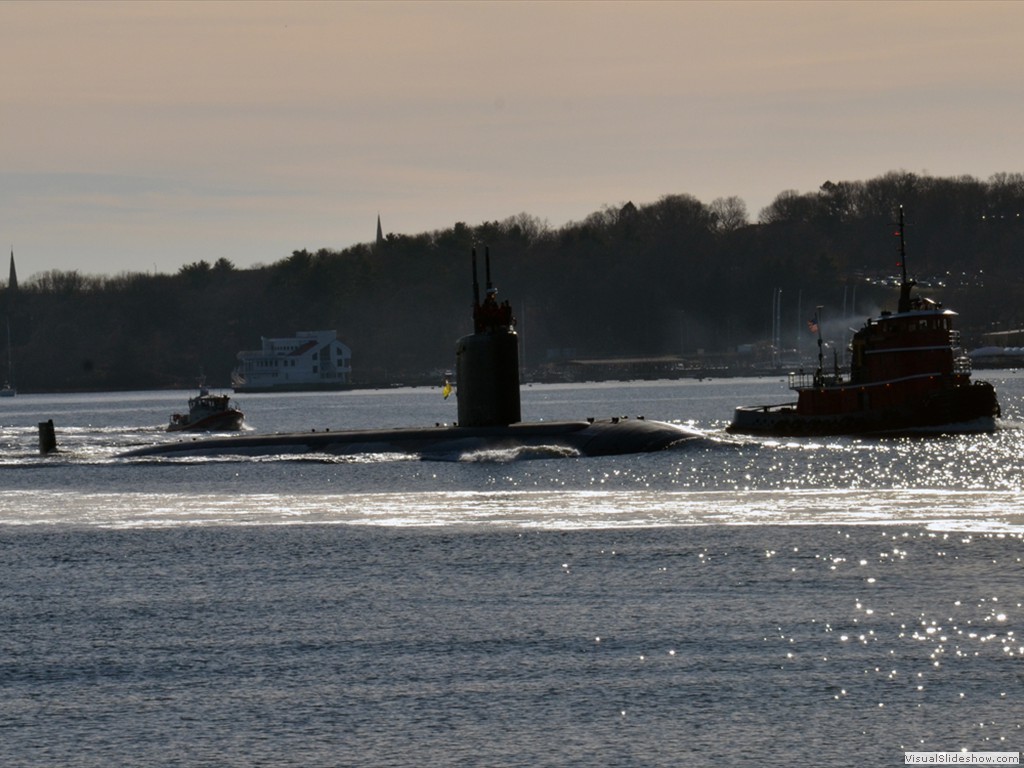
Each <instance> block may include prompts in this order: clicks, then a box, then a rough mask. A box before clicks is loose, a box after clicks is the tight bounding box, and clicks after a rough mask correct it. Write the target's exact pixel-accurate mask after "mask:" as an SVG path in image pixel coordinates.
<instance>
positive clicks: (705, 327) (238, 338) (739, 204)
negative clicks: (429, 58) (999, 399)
mask: <svg viewBox="0 0 1024 768" xmlns="http://www.w3.org/2000/svg"><path fill="white" fill-rule="evenodd" d="M899 206H903V208H904V211H905V217H906V226H905V235H906V244H907V259H908V267H909V271H910V273H911V275H912V276H916V278H917V279H918V281H919V282H920V284H921V286H922V293H924V294H925V295H928V296H931V297H933V298H935V299H937V300H939V301H942V302H944V303H945V304H946V305H947V306H949V307H950V308H953V309H956V310H957V311H958V312H959V313H960V315H961V322H960V326H961V329H962V330H963V331H964V336H965V340H966V341H967V342H968V344H972V343H974V344H977V343H979V342H980V337H981V334H982V333H984V332H986V331H990V330H1007V329H1014V328H1020V327H1024V317H1022V316H1021V315H1022V308H1024V280H1022V278H1021V264H1020V259H1021V256H1022V254H1024V174H1009V173H1005V174H997V175H995V176H993V177H991V178H990V179H988V180H986V181H981V180H978V179H975V178H973V177H967V176H964V177H956V178H932V177H929V176H926V175H919V174H913V173H907V172H903V171H899V172H891V173H888V174H885V175H883V176H880V177H878V178H874V179H871V180H868V181H838V182H832V181H827V182H825V183H823V184H822V185H821V187H820V188H819V189H818V190H816V191H814V192H810V193H798V192H795V191H784V192H782V193H780V194H779V195H778V196H777V197H776V198H775V200H774V201H773V202H772V203H771V204H770V205H769V206H767V207H766V208H765V209H764V210H762V211H761V212H760V213H759V215H758V217H757V221H756V222H751V221H750V220H749V216H748V213H747V210H746V206H745V204H744V202H743V201H742V200H741V199H739V198H736V197H732V198H721V199H718V200H714V201H712V202H711V203H710V204H704V203H702V202H701V201H699V200H698V199H696V198H695V197H693V196H691V195H687V194H672V195H667V196H665V197H663V198H661V199H660V200H657V201H656V202H653V203H650V204H640V205H636V204H634V203H632V202H629V203H625V204H619V205H614V206H606V207H605V208H603V209H601V210H599V211H596V212H594V213H592V214H591V215H589V216H587V217H586V218H585V219H584V220H582V221H578V222H572V223H569V224H566V225H565V226H563V227H559V228H552V227H551V226H549V225H548V224H547V223H546V222H545V221H543V220H541V219H539V218H537V217H535V216H530V215H527V214H518V215H515V216H511V217H509V218H507V219H505V220H503V221H493V222H484V223H482V224H479V225H476V226H470V225H467V224H465V223H462V222H459V223H455V224H454V225H453V226H451V227H450V228H447V229H443V230H437V231H433V232H426V233H421V234H418V235H402V234H390V235H388V236H387V237H386V238H384V239H383V240H382V241H380V242H377V243H365V244H359V245H355V246H352V247H350V248H346V249H344V250H341V251H336V250H330V249H326V248H324V249H320V250H317V251H315V252H312V251H309V250H297V251H294V252H293V253H292V254H290V255H289V256H287V257H286V258H283V259H281V260H280V261H278V262H276V263H274V264H271V265H269V266H263V267H258V268H253V269H238V268H236V267H235V266H234V265H233V264H232V263H231V262H230V261H229V260H228V259H227V258H221V259H219V260H217V261H216V262H215V263H213V264H209V263H207V262H205V261H199V262H195V263H191V264H186V265H184V266H182V267H181V269H180V270H179V271H178V272H177V273H176V274H173V275H162V274H145V273H126V274H120V275H115V276H87V275H82V274H80V273H78V272H75V271H71V272H57V271H51V272H44V273H42V274H39V275H35V276H33V277H32V278H30V279H29V280H26V281H23V282H22V283H21V284H20V285H18V286H17V287H16V288H12V287H11V286H5V287H4V290H3V292H2V299H3V310H4V315H5V317H6V318H8V319H9V321H10V327H11V347H12V356H13V359H14V361H15V369H16V378H17V384H18V387H19V388H20V389H22V390H23V391H37V392H38V391H56V390H117V389H146V388H163V387H191V386H193V385H194V384H195V381H196V378H197V377H198V376H199V375H200V374H203V375H205V376H206V378H207V381H208V383H209V384H210V385H212V386H226V385H227V384H228V380H229V374H230V371H231V369H232V368H233V367H234V364H235V355H236V353H237V352H238V351H239V350H243V349H257V348H259V346H260V337H261V336H268V337H273V336H290V335H293V334H294V332H295V331H299V330H318V329H335V330H337V331H338V334H339V337H340V338H341V340H342V341H343V342H345V343H346V344H347V345H348V346H350V347H351V348H352V352H353V369H354V370H353V377H354V379H355V382H356V384H357V385H367V386H373V385H383V384H388V383H394V382H403V383H413V382H418V381H428V380H434V379H436V378H437V372H438V371H443V370H445V369H451V368H452V367H453V366H454V345H455V340H456V339H457V338H459V337H460V336H463V335H465V334H467V333H471V332H472V313H471V305H472V301H473V295H472V273H471V265H470V254H471V252H472V250H473V249H474V248H476V249H477V252H478V259H479V262H480V280H481V282H483V280H484V275H483V251H484V248H485V247H486V248H488V249H489V251H490V256H491V268H492V274H493V278H494V282H495V284H496V285H497V287H498V289H499V299H500V300H505V299H507V300H508V301H509V302H511V304H512V307H513V310H514V312H515V314H516V316H517V319H518V329H519V332H520V335H521V346H522V351H523V365H524V368H525V369H526V370H527V371H528V372H529V371H535V370H539V369H542V368H543V367H544V366H546V365H550V364H553V363H558V362H563V361H564V360H566V359H568V358H598V359H600V358H615V357H642V356H661V355H678V356H680V357H683V358H694V359H699V358H700V356H702V355H716V354H727V353H729V352H730V351H734V350H735V349H736V348H737V347H738V346H740V345H749V344H753V343H759V342H763V341H765V340H766V339H768V337H769V335H770V334H771V333H772V332H773V319H774V318H773V313H774V312H775V310H774V301H775V299H774V297H775V295H776V294H777V292H779V291H781V295H782V296H783V297H784V298H785V299H786V301H785V302H784V303H783V305H782V307H781V309H780V310H779V312H778V313H777V315H778V317H779V319H780V320H781V323H780V324H781V326H782V327H783V328H786V329H792V331H790V334H791V335H794V334H796V332H797V330H796V329H798V328H799V327H800V324H801V319H802V318H801V316H800V313H803V314H804V315H806V316H808V317H810V315H811V313H812V312H813V307H815V306H818V305H821V306H823V307H824V308H825V310H824V311H825V312H826V313H829V314H831V315H833V316H838V315H839V314H840V309H841V308H842V309H845V310H846V314H848V315H855V316H858V317H863V316H866V315H867V314H871V313H873V312H875V311H877V310H878V309H879V308H892V309H895V306H894V305H895V289H894V288H893V287H892V286H891V284H887V278H891V277H892V276H894V275H895V274H896V273H897V271H898V260H899V254H898V249H897V245H898V239H897V238H895V237H894V236H893V235H894V232H895V221H896V215H897V210H898V208H899ZM797 297H800V298H799V301H798V300H797ZM783 343H784V344H785V343H786V339H783ZM528 375H529V374H528Z"/></svg>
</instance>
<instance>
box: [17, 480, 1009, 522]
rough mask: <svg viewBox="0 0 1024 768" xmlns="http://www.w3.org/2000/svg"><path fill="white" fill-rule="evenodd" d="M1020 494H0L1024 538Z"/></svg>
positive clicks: (354, 518)
mask: <svg viewBox="0 0 1024 768" xmlns="http://www.w3.org/2000/svg"><path fill="white" fill-rule="evenodd" d="M1020 509H1021V506H1020V497H1019V494H1016V493H1012V492H996V493H993V492H986V493H981V492H976V493H972V492H966V493H965V492H960V493H950V492H947V491H922V490H914V491H906V490H903V491H870V490H865V491H831V492H823V491H790V492H787V493H783V494H780V493H774V492H765V491H754V492H747V493H744V494H736V493H733V492H727V491H717V492H664V491H618V490H617V491H506V490H495V491H491V492H479V491H456V492H415V493H358V494H344V493H342V494H337V493H334V494H331V493H328V494H316V495H312V494H302V493H238V494H235V495H228V494H223V493H216V494H202V493H190V494H188V495H186V496H182V495H180V494H175V493H110V494H105V493H77V492H74V491H64V492H59V491H23V492H10V493H5V494H3V495H2V496H0V523H6V524H12V525H28V524H67V525H87V526H114V527H135V526H138V527H152V526H175V525H253V524H268V525H273V524H291V523H338V524H354V525H374V526H388V527H404V526H457V527H466V526H481V525H484V526H494V525H498V526H509V527H519V528H540V529H552V530H578V529H603V528H646V527H660V526H690V525H754V524H762V525H763V524H770V525H807V524H810V525H818V524H856V525H862V524H869V523H874V524H895V525H904V524H918V525H921V524H923V525H927V526H930V527H933V528H937V529H939V528H944V529H949V530H970V531H998V532H1019V531H1024V513H1022V512H1021V511H1020Z"/></svg>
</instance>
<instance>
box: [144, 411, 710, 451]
mask: <svg viewBox="0 0 1024 768" xmlns="http://www.w3.org/2000/svg"><path fill="white" fill-rule="evenodd" d="M699 436H700V434H699V433H698V432H695V431H693V430H690V429H686V428H685V427H681V426H679V425H676V424H669V423H667V422H662V421H648V420H646V419H607V420H599V421H561V422H536V423H519V424H510V425H508V426H492V427H423V428H415V427H412V428H399V429H366V430H351V431H342V432H332V431H329V430H328V431H323V432H299V433H282V434H273V435H240V436H236V437H222V438H206V439H193V440H187V441H179V442H175V443H164V444H161V445H151V446H147V447H145V448H138V449H136V450H133V451H130V452H128V453H126V454H124V456H127V457H147V456H189V455H200V456H216V455H268V454H277V453H339V454H354V453H411V454H417V453H419V454H422V453H431V452H470V451H479V450H489V449H491V450H493V449H507V448H520V447H533V446H553V447H560V448H564V449H568V450H570V451H574V452H576V453H578V454H579V455H581V456H613V455H618V454H627V453H648V452H652V451H661V450H664V449H666V448H669V447H671V446H673V445H676V444H678V443H680V442H683V441H686V440H690V439H693V438H695V437H699Z"/></svg>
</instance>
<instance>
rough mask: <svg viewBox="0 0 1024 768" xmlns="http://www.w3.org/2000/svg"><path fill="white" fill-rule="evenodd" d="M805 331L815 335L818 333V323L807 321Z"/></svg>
mask: <svg viewBox="0 0 1024 768" xmlns="http://www.w3.org/2000/svg"><path fill="white" fill-rule="evenodd" d="M807 330H809V331H810V332H811V333H817V332H818V321H817V320H808V321H807Z"/></svg>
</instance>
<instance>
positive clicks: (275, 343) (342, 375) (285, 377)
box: [231, 331, 352, 392]
mask: <svg viewBox="0 0 1024 768" xmlns="http://www.w3.org/2000/svg"><path fill="white" fill-rule="evenodd" d="M261 341H262V345H263V346H262V349H259V350H253V351H242V352H239V353H238V366H237V367H236V368H235V370H234V371H233V372H232V373H231V384H232V386H233V387H234V390H235V392H269V391H289V390H292V391H299V390H314V389H344V388H345V387H348V386H349V385H350V384H351V380H352V350H351V349H349V348H348V347H347V346H346V345H345V344H342V343H341V342H340V341H338V334H337V332H336V331H299V332H298V333H296V334H295V336H293V337H291V338H279V339H268V338H267V337H265V336H264V337H263V338H262V339H261Z"/></svg>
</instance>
